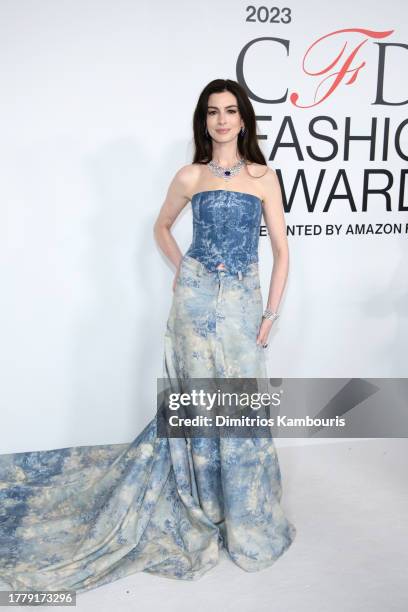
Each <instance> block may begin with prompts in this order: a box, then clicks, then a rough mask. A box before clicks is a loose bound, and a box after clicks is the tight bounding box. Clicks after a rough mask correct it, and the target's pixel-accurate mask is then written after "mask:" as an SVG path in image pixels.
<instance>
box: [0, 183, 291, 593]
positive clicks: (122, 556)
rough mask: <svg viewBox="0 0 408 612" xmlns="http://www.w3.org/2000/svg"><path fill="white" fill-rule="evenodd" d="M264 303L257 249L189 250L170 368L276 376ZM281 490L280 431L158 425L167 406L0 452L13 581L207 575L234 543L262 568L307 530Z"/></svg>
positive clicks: (0, 537)
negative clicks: (161, 431)
mask: <svg viewBox="0 0 408 612" xmlns="http://www.w3.org/2000/svg"><path fill="white" fill-rule="evenodd" d="M207 197H208V196H207ZM219 197H221V198H222V199H221V200H220V202H221V201H224V202H226V200H224V199H223V196H222V194H220V195H219ZM210 202H212V203H213V205H214V207H215V199H213V198H211V199H210ZM227 202H228V205H227V207H226V208H225V209H224V211H225V212H224V215H225V217H227V216H228V214H229V212H230V210H231V206H230V204H231V201H230V200H227ZM240 202H241V203H242V201H240ZM248 203H249V202H248ZM250 203H251V204H255V205H256V202H255V201H254V200H251V202H250ZM240 205H241V204H240ZM203 206H204V204H203ZM254 208H256V206H255V207H254ZM214 209H215V208H214ZM222 210H223V209H222V208H220V209H219V211H222ZM252 212H253V211H252ZM220 214H221V217H220V218H223V216H222V212H220ZM238 217H239V219H242V217H241V214H239V215H238ZM238 217H236V218H238ZM256 218H257V217H256ZM254 222H255V217H254ZM223 227H225V228H226V227H227V225H224V226H223ZM228 231H229V230H228ZM238 234H239V233H238ZM238 234H236V235H238ZM229 235H230V234H229ZM239 235H240V234H239ZM245 252H251V253H252V250H251V251H245ZM222 255H223V256H224V255H228V254H227V253H226V252H223V253H222ZM214 261H215V260H214ZM227 261H228V263H229V264H230V265H231V264H235V263H236V261H235V260H233V259H232V260H231V259H230V258H229V259H228V260H227ZM242 261H243V260H241V259H240V264H241V263H242ZM233 267H234V266H233ZM262 310H263V304H262V295H261V290H260V284H259V273H258V263H257V262H252V263H250V264H249V265H248V266H247V268H246V272H245V274H244V275H243V276H242V278H240V277H239V275H237V274H233V273H232V272H231V270H217V271H215V272H214V271H209V270H208V269H207V267H206V266H205V265H204V264H203V263H202V262H201V261H198V260H196V259H194V258H192V257H190V256H189V255H187V254H185V255H184V257H183V261H182V264H181V268H180V274H179V276H178V280H177V284H176V288H175V291H174V294H173V301H172V306H171V310H170V314H169V317H168V321H167V325H166V330H165V334H164V357H163V376H164V377H166V378H167V377H171V378H178V377H181V378H185V377H199V378H200V377H201V378H210V377H215V376H217V377H219V376H221V377H266V365H265V357H264V351H263V349H262V348H261V347H260V346H259V345H257V344H256V336H257V332H258V329H259V325H260V322H261V315H262ZM281 494H282V487H281V474H280V469H279V462H278V457H277V454H276V450H275V446H274V442H273V439H272V438H256V437H248V438H191V439H190V438H189V439H186V438H166V437H158V435H157V417H154V418H153V419H152V420H151V421H150V423H148V425H147V426H146V427H145V428H144V430H143V431H142V432H141V433H140V434H139V435H138V436H137V437H136V438H135V439H134V440H133V442H131V443H130V444H119V445H102V446H79V447H70V448H62V449H55V450H46V451H30V452H24V453H15V454H9V455H0V588H1V589H14V590H17V589H19V590H45V589H47V590H59V589H74V590H76V591H77V592H82V591H87V590H89V589H92V588H95V587H98V586H101V585H103V584H106V583H109V582H112V581H114V580H117V579H119V578H122V577H124V576H127V575H129V574H133V573H135V572H139V571H144V572H148V573H151V574H157V575H159V576H163V577H166V578H173V579H181V580H195V579H197V578H199V577H200V576H202V575H203V574H204V573H205V572H207V571H208V570H210V569H211V568H213V567H214V566H215V565H216V564H217V563H218V560H219V553H220V549H221V548H222V547H224V548H225V549H226V551H227V552H228V554H229V556H230V558H231V560H232V561H233V562H234V563H236V564H237V565H238V566H239V567H241V568H242V569H244V570H246V571H248V572H252V571H258V570H260V569H262V568H265V567H268V566H270V565H272V564H273V563H274V561H275V560H276V559H278V558H279V557H280V556H281V555H282V553H284V551H286V550H287V549H288V547H289V546H290V544H291V543H292V541H293V539H294V537H295V533H296V529H295V527H294V525H293V524H292V523H291V522H290V521H289V520H288V519H287V518H286V516H285V514H284V512H283V510H282V507H281V505H280V500H281Z"/></svg>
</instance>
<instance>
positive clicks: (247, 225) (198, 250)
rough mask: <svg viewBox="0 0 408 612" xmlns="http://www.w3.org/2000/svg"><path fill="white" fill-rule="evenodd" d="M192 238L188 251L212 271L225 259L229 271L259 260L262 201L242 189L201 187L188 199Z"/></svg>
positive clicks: (235, 270) (244, 269)
mask: <svg viewBox="0 0 408 612" xmlns="http://www.w3.org/2000/svg"><path fill="white" fill-rule="evenodd" d="M191 207H192V211H193V239H192V243H191V245H190V247H189V248H188V250H187V253H186V254H187V255H189V256H190V257H193V258H194V259H197V260H198V261H201V263H203V264H204V265H205V266H206V268H207V269H208V270H210V271H214V270H215V269H216V268H217V266H218V265H219V264H220V263H224V264H225V266H226V268H228V270H230V272H238V271H239V270H240V271H241V272H245V271H246V269H247V268H248V266H249V264H251V263H253V262H256V261H258V243H259V228H260V225H261V218H262V201H261V199H260V198H258V196H256V195H253V194H250V193H244V192H241V191H230V190H227V189H213V190H210V191H200V192H198V193H196V194H194V196H193V197H192V199H191Z"/></svg>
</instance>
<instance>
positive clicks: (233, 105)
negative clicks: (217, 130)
mask: <svg viewBox="0 0 408 612" xmlns="http://www.w3.org/2000/svg"><path fill="white" fill-rule="evenodd" d="M208 108H218V106H212V105H210V104H209V105H208ZM225 108H238V106H237V105H236V104H230V105H229V106H226V107H225Z"/></svg>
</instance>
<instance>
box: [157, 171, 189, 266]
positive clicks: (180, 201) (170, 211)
mask: <svg viewBox="0 0 408 612" xmlns="http://www.w3.org/2000/svg"><path fill="white" fill-rule="evenodd" d="M191 175H192V171H191V166H183V167H182V168H180V170H179V171H178V172H177V173H176V175H175V176H174V178H173V180H172V181H171V183H170V186H169V189H168V191H167V195H166V198H165V200H164V202H163V205H162V207H161V209H160V212H159V215H158V217H157V219H156V221H155V223H154V226H153V234H154V237H155V238H156V241H157V243H158V245H159V247H160V249H161V250H162V251H163V253H164V254H165V255H166V257H168V258H169V259H170V261H171V262H172V264H173V265H174V266H175V267H176V269H177V272H178V268H179V265H180V262H181V259H182V257H183V254H182V252H181V251H180V249H179V246H178V244H177V242H176V241H175V239H174V237H173V235H172V233H171V231H170V228H171V226H172V225H173V223H174V221H175V220H176V219H177V217H178V215H179V214H180V212H181V211H182V210H183V208H184V207H185V206H186V204H187V203H188V202H189V200H190V197H189V195H188V194H189V193H191Z"/></svg>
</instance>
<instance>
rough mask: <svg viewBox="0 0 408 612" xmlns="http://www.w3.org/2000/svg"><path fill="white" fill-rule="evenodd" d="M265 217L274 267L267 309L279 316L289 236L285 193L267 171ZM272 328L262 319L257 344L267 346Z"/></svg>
mask: <svg viewBox="0 0 408 612" xmlns="http://www.w3.org/2000/svg"><path fill="white" fill-rule="evenodd" d="M263 189H264V193H265V196H264V206H263V216H264V219H265V223H266V226H267V228H268V232H269V238H270V241H271V246H272V252H273V267H272V273H271V280H270V285H269V293H268V301H267V304H266V308H268V309H269V310H272V311H273V312H277V311H278V308H279V304H280V301H281V298H282V295H283V291H284V289H285V285H286V280H287V277H288V270H289V248H288V239H287V236H286V222H285V216H284V213H283V205H282V192H281V189H280V185H279V180H278V177H277V175H276V172H275V171H274V170H272V168H269V169H268V172H267V173H266V175H265V177H264V179H263ZM271 327H272V321H271V320H270V319H263V321H262V325H261V327H260V330H259V334H258V338H257V342H258V343H259V344H263V343H266V341H267V338H268V334H269V331H270V329H271Z"/></svg>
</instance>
